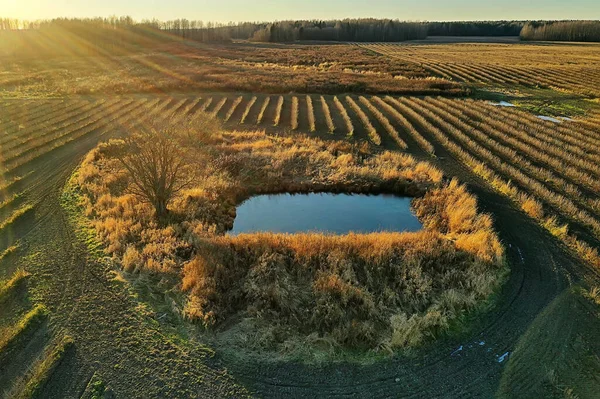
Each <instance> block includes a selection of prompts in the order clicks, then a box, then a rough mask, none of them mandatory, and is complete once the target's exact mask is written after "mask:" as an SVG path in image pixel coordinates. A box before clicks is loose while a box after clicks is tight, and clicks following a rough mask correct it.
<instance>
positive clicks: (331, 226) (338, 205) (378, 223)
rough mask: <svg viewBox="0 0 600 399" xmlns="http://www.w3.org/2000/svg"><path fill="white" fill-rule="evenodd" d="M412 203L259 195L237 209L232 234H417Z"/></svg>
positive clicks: (371, 197)
mask: <svg viewBox="0 0 600 399" xmlns="http://www.w3.org/2000/svg"><path fill="white" fill-rule="evenodd" d="M410 201H411V198H408V197H398V196H394V195H359V194H353V195H348V194H331V193H319V194H297V195H292V194H277V195H259V196H256V197H252V198H250V199H248V200H246V201H245V202H243V203H242V204H241V205H240V206H238V208H237V216H236V218H235V221H234V223H233V229H232V230H231V231H230V232H229V233H230V234H232V235H237V234H241V233H254V232H259V231H261V232H273V233H300V232H326V233H333V234H346V233H349V232H356V233H371V232H378V231H418V230H421V228H422V225H421V223H420V222H419V220H418V219H417V217H416V216H415V215H414V214H413V213H412V211H411V208H410Z"/></svg>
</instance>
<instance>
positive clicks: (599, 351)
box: [0, 130, 600, 398]
mask: <svg viewBox="0 0 600 399" xmlns="http://www.w3.org/2000/svg"><path fill="white" fill-rule="evenodd" d="M100 132H101V130H99V131H98V132H97V133H92V134H89V135H87V136H86V137H85V138H83V139H82V140H78V141H76V142H72V143H69V144H68V145H65V146H63V147H61V148H59V149H57V150H55V151H53V152H52V153H49V154H47V155H44V156H43V157H41V158H39V159H37V160H36V161H35V162H34V163H31V164H27V165H25V166H24V167H23V168H21V169H20V170H18V171H16V172H15V173H17V174H19V175H23V174H25V173H27V172H28V171H29V170H33V171H34V172H33V173H32V174H31V175H30V176H29V177H28V178H27V179H26V181H24V182H23V183H22V185H23V186H24V187H27V189H26V193H27V194H26V195H27V199H28V200H29V201H30V202H33V203H35V204H36V206H35V218H31V219H27V220H23V223H20V224H19V225H18V226H15V228H14V230H13V231H14V235H11V237H10V239H9V240H8V241H10V242H6V243H3V244H2V245H3V246H2V247H0V250H3V249H4V247H5V246H8V244H10V243H11V242H13V241H16V240H17V239H19V238H20V239H22V242H23V244H22V248H23V249H22V250H21V252H20V253H19V261H18V263H22V264H24V266H26V267H27V269H28V270H30V271H31V272H32V273H33V277H32V279H31V281H30V283H29V290H30V292H31V296H32V298H33V299H34V300H37V301H40V302H43V303H44V304H46V305H47V306H48V308H49V309H50V311H51V329H52V331H53V332H54V333H55V334H58V333H68V334H69V335H71V336H73V338H74V339H75V350H74V351H73V352H72V353H68V354H67V356H66V357H65V358H64V360H63V361H62V362H61V364H60V366H59V368H58V369H57V371H56V372H55V373H54V374H53V379H51V381H50V383H49V384H47V385H46V386H45V388H44V392H43V396H44V397H80V396H81V395H82V394H83V392H84V390H85V389H86V386H87V385H88V382H89V381H90V379H91V378H92V376H93V375H94V374H96V375H97V376H100V377H101V378H102V380H103V381H104V382H105V383H106V384H107V385H108V386H109V387H110V389H111V390H112V391H113V392H114V393H115V394H116V396H117V397H123V398H133V397H140V398H141V397H144V398H149V397H178V398H179V397H223V396H232V397H239V396H243V395H244V391H245V390H244V389H243V388H241V387H240V385H238V384H237V383H236V382H235V381H238V382H239V383H241V384H242V385H244V386H246V387H247V388H248V389H249V390H250V391H251V392H253V393H254V394H255V395H256V396H258V397H315V396H319V397H348V396H351V397H407V398H433V397H461V398H463V397H473V398H489V397H494V396H496V395H498V396H502V397H515V398H528V397H532V398H536V397H547V396H548V394H549V393H554V392H556V390H557V389H558V390H560V389H562V388H561V387H565V388H566V387H574V386H576V387H578V388H579V391H578V392H584V393H586V392H587V393H589V394H590V395H593V393H594V392H595V393H597V392H600V361H599V358H598V356H599V355H600V318H598V315H597V310H595V309H594V308H592V307H590V306H589V304H588V303H587V301H586V300H584V299H583V298H582V297H580V296H578V295H575V294H572V293H571V290H570V288H571V287H572V286H573V285H575V284H577V283H579V282H582V281H583V282H586V283H587V284H596V285H598V283H599V282H600V277H599V276H598V274H597V273H596V272H594V271H591V270H589V269H587V268H586V267H584V266H582V265H580V264H579V263H578V262H577V261H576V260H574V259H573V258H572V257H571V256H570V255H569V254H568V253H566V251H565V250H564V249H563V248H562V247H560V246H559V245H558V244H557V241H556V240H555V239H553V238H552V237H550V236H549V235H548V234H547V233H546V232H545V231H543V230H542V229H541V228H539V227H538V226H537V225H536V224H535V223H534V222H533V221H532V220H530V219H528V218H527V217H526V216H525V215H524V214H523V213H522V212H520V211H517V210H515V209H514V208H513V207H512V206H511V204H510V202H509V201H508V200H507V199H506V198H505V197H503V196H501V195H499V194H497V193H495V192H493V191H491V190H490V189H489V188H488V187H487V185H486V184H485V183H483V182H482V181H480V180H479V179H477V178H475V177H473V176H472V175H471V174H470V173H469V172H467V171H466V170H465V169H464V168H462V167H461V166H460V165H459V164H458V163H457V162H456V161H454V160H453V159H452V158H451V157H450V156H449V155H448V154H447V153H445V151H444V149H443V148H441V147H439V146H436V153H437V154H438V157H439V159H438V161H437V162H438V163H439V166H440V167H441V168H443V169H444V171H445V172H446V174H447V175H449V176H458V177H459V178H460V179H461V180H462V181H464V182H467V183H468V184H469V187H470V189H471V190H472V191H473V192H475V193H476V194H477V195H478V196H479V198H480V204H481V206H482V207H483V208H484V210H485V211H487V212H490V213H492V214H493V216H494V218H495V220H496V227H497V230H498V231H499V233H500V237H501V238H502V240H503V242H504V243H505V245H506V247H507V254H508V259H509V261H510V265H511V269H512V273H511V277H510V280H509V282H508V283H507V284H506V286H505V287H504V289H503V291H502V293H501V295H500V298H499V300H498V305H497V307H496V308H495V309H494V310H493V311H491V312H489V313H488V314H487V315H485V316H484V317H483V318H482V319H481V320H479V321H477V322H476V325H475V326H474V327H473V329H472V331H471V332H469V333H466V334H463V335H462V336H461V337H456V338H447V339H444V340H441V341H438V342H436V343H435V344H432V345H430V346H429V347H427V348H424V349H423V350H420V351H418V352H417V353H416V354H415V355H414V356H412V357H410V358H408V357H397V358H394V359H391V360H386V361H382V362H379V363H376V364H373V365H368V366H356V365H347V364H345V365H335V366H328V367H308V366H304V365H300V364H269V365H265V364H260V365H258V364H254V363H245V364H239V363H231V364H226V363H225V361H224V360H219V359H218V357H219V356H218V354H217V356H216V358H215V356H213V355H212V352H211V351H210V350H208V349H206V348H203V347H201V346H200V345H195V344H183V343H179V342H177V340H175V339H173V338H171V337H166V336H165V335H163V332H162V331H161V330H160V328H159V327H158V323H156V321H153V320H152V319H151V318H150V317H146V316H141V315H140V312H139V311H138V310H137V309H136V306H137V303H136V302H135V301H134V300H132V299H131V298H130V297H128V296H127V295H125V294H124V292H123V288H122V286H121V283H119V282H117V281H115V280H113V279H111V278H110V277H109V276H110V275H109V270H107V269H105V267H104V266H102V265H100V264H98V263H96V262H94V261H92V260H91V258H90V257H89V256H88V254H87V253H86V249H85V246H84V245H83V244H81V243H79V242H78V241H77V240H76V238H75V233H74V232H73V231H72V226H71V225H70V224H69V221H68V219H67V216H66V214H65V211H64V210H63V209H62V208H61V206H60V201H59V197H60V193H61V191H62V188H63V187H64V184H65V182H66V180H67V179H68V177H69V176H70V174H71V173H72V171H73V170H74V169H75V168H76V166H77V164H78V163H79V161H80V160H81V158H82V157H83V155H84V154H85V153H86V152H87V151H88V150H89V149H91V148H92V147H93V146H94V145H95V144H96V143H97V142H98V140H100V139H102V137H101V135H100ZM430 139H432V142H434V143H435V140H433V138H431V137H430ZM409 148H418V146H417V145H415V144H414V143H409ZM415 155H417V156H423V157H424V156H425V155H423V154H420V153H416V154H415ZM500 360H503V361H502V362H501V361H500ZM20 361H21V359H14V360H13V362H15V364H17V363H19V362H20ZM586 362H587V363H586ZM584 366H585V372H583V370H582V371H581V372H578V369H577V367H584ZM226 369H227V370H229V371H226ZM552 370H555V371H556V375H557V376H558V377H557V381H558V382H556V383H555V384H554V385H555V387H553V386H552V384H550V383H549V381H550V380H549V378H548V375H549V373H550V372H551V371H552ZM557 387H558V388H557ZM0 388H4V387H0ZM582 397H593V396H582Z"/></svg>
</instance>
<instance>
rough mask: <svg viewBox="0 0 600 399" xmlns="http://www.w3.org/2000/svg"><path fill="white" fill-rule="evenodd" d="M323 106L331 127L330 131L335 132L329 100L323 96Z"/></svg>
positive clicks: (327, 122)
mask: <svg viewBox="0 0 600 399" xmlns="http://www.w3.org/2000/svg"><path fill="white" fill-rule="evenodd" d="M321 108H322V109H323V115H324V116H325V123H326V124H327V128H328V129H329V133H333V132H335V124H334V123H333V119H332V118H331V110H330V109H329V104H327V101H326V100H325V97H323V96H321Z"/></svg>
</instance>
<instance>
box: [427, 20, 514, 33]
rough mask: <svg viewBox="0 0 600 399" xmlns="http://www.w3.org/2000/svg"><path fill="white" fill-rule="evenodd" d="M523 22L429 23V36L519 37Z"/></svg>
mask: <svg viewBox="0 0 600 399" xmlns="http://www.w3.org/2000/svg"><path fill="white" fill-rule="evenodd" d="M523 26H525V22H524V21H468V22H461V21H459V22H429V23H428V30H427V33H428V35H429V36H519V34H520V33H521V29H523Z"/></svg>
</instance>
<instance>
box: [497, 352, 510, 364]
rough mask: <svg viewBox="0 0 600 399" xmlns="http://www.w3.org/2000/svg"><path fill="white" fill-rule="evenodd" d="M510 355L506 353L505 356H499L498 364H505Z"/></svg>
mask: <svg viewBox="0 0 600 399" xmlns="http://www.w3.org/2000/svg"><path fill="white" fill-rule="evenodd" d="M508 355H509V352H506V353H505V354H504V355H502V356H499V357H498V363H502V362H504V361H505V360H506V358H507V357H508Z"/></svg>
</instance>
